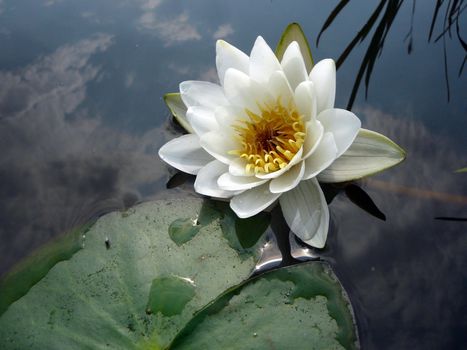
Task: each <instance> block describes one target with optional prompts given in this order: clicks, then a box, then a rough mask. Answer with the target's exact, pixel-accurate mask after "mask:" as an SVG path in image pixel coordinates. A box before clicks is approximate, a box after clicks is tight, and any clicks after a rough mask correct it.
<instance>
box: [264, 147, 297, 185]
mask: <svg viewBox="0 0 467 350" xmlns="http://www.w3.org/2000/svg"><path fill="white" fill-rule="evenodd" d="M302 155H303V147H302V148H300V149H299V150H298V152H297V153H296V154H295V156H294V157H293V158H292V159H291V160H290V162H289V164H287V165H286V166H285V167H283V168H282V169H279V170H277V171H274V172H272V173H267V174H256V175H255V176H256V177H259V178H260V179H274V178H276V177H279V176H281V175H282V174H284V173H285V172H286V171H288V170H289V169H290V168H292V167H293V166H294V165H295V164H298V163H299V162H300V161H301V160H302Z"/></svg>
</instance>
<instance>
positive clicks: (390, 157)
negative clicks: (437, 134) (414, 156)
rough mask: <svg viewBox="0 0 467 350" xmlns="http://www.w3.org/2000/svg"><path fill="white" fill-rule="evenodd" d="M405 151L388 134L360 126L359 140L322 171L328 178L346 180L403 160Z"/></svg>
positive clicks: (323, 176) (321, 176)
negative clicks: (384, 134)
mask: <svg viewBox="0 0 467 350" xmlns="http://www.w3.org/2000/svg"><path fill="white" fill-rule="evenodd" d="M404 158H405V152H404V150H403V149H401V148H400V147H399V146H398V145H396V144H395V143H394V142H392V141H391V140H390V139H388V138H387V137H386V136H383V135H381V134H378V133H377V132H374V131H370V130H366V129H360V131H359V132H358V135H357V137H356V138H355V141H354V142H353V143H352V145H351V146H350V147H349V148H348V149H347V151H345V153H344V154H343V155H342V156H340V157H339V158H337V159H336V160H335V161H334V162H333V163H332V164H331V165H330V166H329V167H328V168H326V169H325V170H324V171H323V172H321V173H320V174H319V175H318V179H319V180H320V181H324V182H343V181H351V180H356V179H360V178H362V177H365V176H368V175H372V174H375V173H378V172H380V171H382V170H384V169H387V168H390V167H392V166H394V165H396V164H399V163H400V162H402V161H403V160H404Z"/></svg>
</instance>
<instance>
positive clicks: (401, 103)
mask: <svg viewBox="0 0 467 350" xmlns="http://www.w3.org/2000/svg"><path fill="white" fill-rule="evenodd" d="M400 3H401V6H400V8H399V10H398V12H397V14H396V16H395V17H394V18H393V22H391V24H392V25H391V27H390V29H389V31H388V33H387V35H386V40H385V42H384V48H383V51H382V53H381V54H380V55H379V56H377V57H376V60H375V64H374V68H373V70H372V74H371V79H370V81H369V87H368V96H367V99H365V89H364V84H365V81H364V80H363V81H362V84H361V87H360V89H359V90H358V94H357V96H356V99H355V102H354V104H353V107H352V110H353V111H354V112H355V113H356V114H357V115H359V116H360V117H361V119H362V121H363V126H364V127H366V128H368V129H372V130H375V131H379V132H381V133H384V134H386V135H388V136H389V137H391V138H392V139H393V140H394V141H396V142H397V143H398V144H400V145H401V146H402V147H404V148H405V149H406V150H407V152H408V157H407V160H406V161H405V163H403V164H402V165H401V166H399V167H397V168H395V169H392V170H390V171H387V172H385V173H384V174H381V175H378V176H374V177H372V178H371V179H368V180H365V181H362V182H360V183H359V184H358V185H359V186H360V187H361V188H362V189H364V190H365V191H366V192H367V193H368V194H369V195H370V196H371V198H372V199H373V201H374V202H375V203H376V205H377V206H378V207H379V209H380V210H381V211H382V212H384V214H385V215H386V217H387V219H386V221H382V220H380V219H377V218H375V217H374V216H371V215H369V214H368V213H366V212H365V211H363V210H362V209H360V208H358V207H357V206H355V205H354V204H353V203H352V202H351V201H350V200H349V199H348V198H347V197H346V196H345V194H344V193H343V192H341V193H340V194H338V195H337V197H336V198H335V199H334V200H333V202H332V204H331V206H330V208H331V220H332V222H331V228H330V234H329V239H328V243H327V248H326V249H325V250H324V251H323V252H321V255H322V256H323V258H325V259H327V260H329V261H331V262H332V264H333V266H334V268H335V270H336V273H337V274H338V276H339V277H340V278H341V280H342V283H343V284H344V286H345V287H346V289H347V290H348V292H349V294H350V297H351V300H352V302H353V304H354V307H355V311H356V315H357V319H358V322H359V325H360V336H361V343H362V347H363V348H365V349H460V348H463V347H465V346H467V316H466V312H465V311H466V310H467V254H466V248H467V222H465V221H462V219H465V218H467V174H466V173H454V170H455V169H458V168H461V167H466V166H467V136H466V135H467V134H466V130H467V99H466V91H467V84H466V82H467V80H466V76H465V71H464V72H463V74H461V75H460V76H459V74H458V73H459V70H460V68H461V66H462V62H463V60H464V59H465V54H466V52H465V51H464V49H463V47H462V45H461V42H460V41H459V39H458V37H457V33H456V26H455V24H454V25H453V27H452V32H451V36H449V32H446V35H445V36H444V37H442V38H441V39H439V40H438V41H437V42H435V40H434V39H436V37H437V36H438V35H439V34H440V33H442V31H443V27H442V26H443V21H444V18H445V13H446V8H447V5H448V4H447V3H445V4H444V5H443V7H441V9H440V12H439V16H438V18H437V21H436V23H435V26H434V34H433V35H432V39H431V41H430V42H428V35H429V30H430V25H431V23H432V19H433V13H434V10H435V2H433V3H432V2H428V1H427V2H421V1H419V2H416V6H415V11H414V12H413V17H412V6H413V2H412V1H402V2H400ZM451 3H452V2H449V4H451ZM459 3H460V5H461V6H463V7H461V8H462V9H463V8H464V7H465V5H464V3H463V1H460V2H459ZM336 4H337V2H330V1H324V0H322V1H307V0H302V1H259V0H257V1H235V2H234V1H230V2H220V1H213V0H210V1H207V0H206V1H196V2H194V1H193V2H188V1H183V2H182V1H173V0H171V1H168V0H167V1H163V0H139V1H137V0H134V1H129V0H119V1H117V0H112V1H111V0H107V1H99V2H95V1H83V0H82V1H67V0H34V1H32V0H29V1H13V0H10V1H9V0H0V52H1V53H0V146H1V156H0V242H1V245H0V273H4V272H5V271H7V270H8V269H9V268H11V266H12V265H13V264H14V263H15V262H17V261H18V260H19V259H21V258H22V257H24V256H26V255H27V254H29V253H30V252H31V251H33V250H34V249H35V248H37V247H38V246H40V245H41V244H43V243H45V242H47V241H49V240H50V239H51V238H53V237H56V236H57V235H60V234H62V233H64V232H66V231H67V230H69V229H71V228H73V227H75V226H77V225H80V224H82V223H85V222H87V221H88V220H89V219H90V218H93V217H95V216H97V215H100V214H102V213H105V212H108V211H110V210H114V209H119V208H125V207H128V206H131V205H132V204H134V203H136V202H139V201H145V200H150V199H154V198H157V197H161V196H164V195H165V194H166V193H167V191H168V190H166V189H165V184H166V182H167V180H168V179H169V177H170V174H171V173H170V170H169V169H168V168H167V167H166V166H165V165H163V164H162V163H161V161H160V160H159V159H158V157H157V150H158V148H159V147H160V146H161V145H162V144H163V143H164V142H165V141H167V140H168V139H170V138H172V137H173V136H174V135H176V132H177V131H176V129H175V128H174V126H173V125H171V123H170V119H169V113H168V111H167V109H166V108H165V106H164V103H163V100H162V98H161V97H162V96H163V94H164V93H166V92H171V91H176V90H177V86H178V84H179V82H181V81H183V80H191V79H202V80H215V79H216V75H215V70H214V55H215V53H214V46H215V39H217V38H219V37H222V38H224V39H226V40H227V41H229V42H231V43H233V44H235V45H236V46H238V47H240V48H241V49H243V50H244V51H246V52H248V51H249V50H250V48H251V46H252V44H253V42H254V40H255V38H256V36H257V35H262V36H263V37H264V38H265V39H266V40H267V41H268V42H269V43H270V44H271V46H273V47H274V46H275V44H276V42H277V40H278V39H279V37H280V34H281V32H282V30H283V29H284V28H285V26H286V25H287V24H288V23H289V22H293V21H296V22H299V23H301V25H302V27H303V29H304V31H305V33H306V34H307V36H308V37H309V39H310V42H312V51H313V54H314V57H315V60H319V59H321V58H327V57H332V58H335V59H337V58H338V57H339V55H340V54H341V53H342V51H343V50H344V48H345V47H346V46H347V44H348V43H349V42H351V41H352V39H353V38H354V36H355V35H357V33H358V32H359V30H360V29H361V28H362V26H364V25H365V23H367V21H368V20H369V18H370V15H371V13H372V12H373V11H374V9H375V8H376V7H377V5H378V3H377V2H375V1H355V2H351V3H350V4H349V5H347V6H346V7H345V9H344V10H343V11H342V12H341V13H340V14H339V15H338V16H337V17H336V18H335V20H334V22H333V23H332V24H331V25H330V26H329V28H328V29H327V30H326V31H325V32H324V33H323V35H322V37H321V40H320V43H319V46H318V47H316V38H317V36H318V33H319V31H320V29H321V28H322V26H323V24H324V22H325V20H326V18H327V17H328V16H329V14H330V13H331V11H332V10H333V9H334V7H335V6H336ZM380 18H381V16H380ZM460 18H461V20H460V21H459V27H460V28H459V33H460V35H463V36H464V37H465V36H466V35H465V34H466V31H465V19H466V18H465V14H464V13H462V14H461V15H460ZM378 24H379V20H378V21H376V24H375V26H374V27H373V29H372V31H370V33H369V35H368V37H367V38H366V39H365V40H364V41H363V42H362V43H361V44H359V45H357V46H356V47H355V49H353V50H352V51H351V52H350V54H349V56H348V57H347V59H346V60H345V61H344V62H343V64H342V65H341V66H340V68H339V70H338V82H337V99H336V104H337V106H340V107H345V106H346V105H347V103H348V101H349V97H350V94H351V91H352V87H353V86H354V82H355V79H356V76H357V73H358V70H359V68H360V65H361V63H362V60H363V59H364V56H365V52H366V50H367V47H368V45H369V43H370V40H371V38H372V35H373V34H374V33H375V28H376V26H377V25H378ZM411 24H412V27H413V29H412V31H410V28H411ZM462 24H464V26H462ZM408 33H411V34H409V36H408V38H407V39H406V40H404V39H405V38H406V36H407V34H408ZM410 40H411V41H412V44H411V46H412V47H411V54H410V55H409V54H408V46H409V42H410ZM443 40H445V42H444V45H445V46H443ZM444 48H445V51H444ZM444 52H446V55H447V61H446V62H447V64H446V67H447V71H446V70H445V63H444ZM446 77H447V78H448V79H449V102H448V98H447V95H448V91H447V84H446ZM189 186H190V185H189V184H188V185H186V186H185V188H184V187H183V186H182V187H181V188H177V189H173V190H169V191H172V192H179V193H181V194H183V191H187V190H189ZM440 217H441V218H444V219H446V218H448V219H450V220H440V219H439V218H440ZM436 218H438V219H436ZM453 218H454V219H458V220H453ZM284 234H287V233H286V232H285V233H284Z"/></svg>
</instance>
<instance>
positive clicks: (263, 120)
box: [229, 99, 306, 174]
mask: <svg viewBox="0 0 467 350" xmlns="http://www.w3.org/2000/svg"><path fill="white" fill-rule="evenodd" d="M259 107H260V113H259V114H256V113H253V112H252V111H250V110H248V109H246V110H245V112H246V114H247V115H248V117H249V119H242V120H239V121H238V122H237V124H234V125H233V128H234V129H235V131H236V132H237V138H238V140H239V141H240V144H241V145H242V147H241V148H240V149H237V150H232V151H230V152H229V153H230V154H234V155H238V156H239V157H240V158H242V159H245V161H246V165H245V169H246V172H247V173H249V174H267V173H271V172H274V171H277V170H279V169H282V168H283V167H285V166H286V165H287V164H288V163H289V162H290V160H291V159H292V158H293V157H294V156H295V154H297V152H298V151H299V149H300V148H301V147H302V145H303V141H304V139H305V135H306V134H305V123H304V122H303V118H302V116H301V115H300V114H299V113H298V111H297V108H296V106H295V104H294V103H293V102H290V103H289V104H288V106H287V107H285V106H283V105H282V104H281V101H280V99H277V101H276V102H275V104H274V105H264V106H259Z"/></svg>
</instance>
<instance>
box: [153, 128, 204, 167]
mask: <svg viewBox="0 0 467 350" xmlns="http://www.w3.org/2000/svg"><path fill="white" fill-rule="evenodd" d="M159 157H161V159H162V160H163V161H164V162H166V163H168V164H170V165H171V166H173V167H174V168H177V169H178V170H181V171H183V172H185V173H188V174H193V175H196V174H197V173H198V171H199V170H200V169H201V168H202V167H203V166H205V165H206V164H207V163H209V162H210V161H212V160H213V158H212V157H211V156H210V155H209V154H208V153H207V152H206V151H205V150H204V149H202V148H201V145H200V142H199V137H198V136H197V135H193V134H189V135H183V136H180V137H177V138H176V139H173V140H170V141H169V142H167V143H166V144H165V145H164V146H162V147H161V148H160V149H159Z"/></svg>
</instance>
